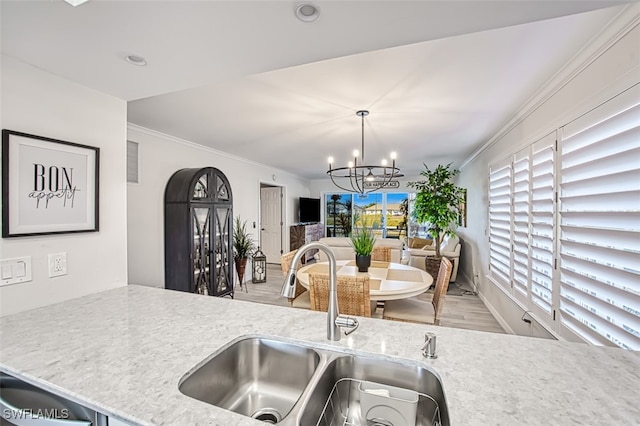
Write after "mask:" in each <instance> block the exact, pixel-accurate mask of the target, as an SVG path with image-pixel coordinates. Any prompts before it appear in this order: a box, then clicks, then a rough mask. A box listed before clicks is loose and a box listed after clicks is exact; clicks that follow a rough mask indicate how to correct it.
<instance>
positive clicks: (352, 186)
mask: <svg viewBox="0 0 640 426" xmlns="http://www.w3.org/2000/svg"><path fill="white" fill-rule="evenodd" d="M356 115H357V116H358V117H360V119H361V121H362V145H361V150H360V151H358V150H357V149H356V150H354V151H353V157H354V158H353V161H349V163H348V164H347V167H336V168H333V157H329V170H328V171H327V174H328V175H329V177H330V178H331V181H332V182H333V184H334V185H335V186H337V187H338V188H340V189H342V190H344V191H348V192H355V193H357V194H360V195H361V196H364V195H366V194H368V193H369V192H372V191H376V190H378V189H383V188H390V187H392V185H394V184H395V185H398V182H397V181H393V178H399V177H402V176H404V175H403V174H401V173H400V169H399V168H397V167H396V153H395V152H392V153H391V154H390V158H391V165H390V166H389V165H388V163H387V160H386V159H383V160H382V161H381V163H380V165H379V166H374V165H366V164H365V162H364V118H365V117H366V116H367V115H369V111H366V110H361V111H358V112H356ZM358 156H360V161H358ZM394 187H397V186H394Z"/></svg>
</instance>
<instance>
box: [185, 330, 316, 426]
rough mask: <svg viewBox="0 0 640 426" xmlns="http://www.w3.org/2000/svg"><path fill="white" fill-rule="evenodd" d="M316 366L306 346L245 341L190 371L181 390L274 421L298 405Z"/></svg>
mask: <svg viewBox="0 0 640 426" xmlns="http://www.w3.org/2000/svg"><path fill="white" fill-rule="evenodd" d="M319 362H320V355H319V354H318V353H317V352H316V351H315V350H313V349H311V348H309V347H304V346H300V345H297V344H293V343H287V342H283V341H279V340H274V339H269V338H260V337H255V338H248V339H244V340H240V341H238V342H236V343H233V344H232V345H230V346H229V347H227V348H225V349H223V350H222V351H220V352H219V353H218V354H216V355H215V356H213V358H211V359H210V360H209V361H207V362H206V363H205V364H204V365H202V366H201V367H199V368H198V369H196V370H195V371H193V372H192V373H188V374H187V375H186V376H185V377H184V378H183V380H182V381H181V383H180V385H179V389H180V392H182V393H184V394H185V395H188V396H190V397H192V398H196V399H198V400H200V401H203V402H207V403H209V404H212V405H216V406H218V407H222V408H225V409H227V410H230V411H234V412H236V413H239V414H244V415H245V416H249V417H253V418H256V419H258V420H263V421H266V422H268V423H277V422H279V421H280V420H281V419H282V418H284V417H286V415H287V414H288V413H289V412H290V411H291V409H292V408H293V406H294V405H295V403H296V402H297V401H298V399H299V398H300V396H301V395H302V392H303V391H304V390H305V388H306V387H307V385H308V383H309V381H310V380H311V377H312V376H313V373H314V372H315V371H316V367H317V366H318V363H319Z"/></svg>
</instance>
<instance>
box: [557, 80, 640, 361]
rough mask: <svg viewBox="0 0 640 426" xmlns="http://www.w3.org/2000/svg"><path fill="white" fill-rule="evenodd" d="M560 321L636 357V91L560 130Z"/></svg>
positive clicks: (639, 205) (639, 141) (639, 254)
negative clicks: (631, 351) (632, 352)
mask: <svg viewBox="0 0 640 426" xmlns="http://www.w3.org/2000/svg"><path fill="white" fill-rule="evenodd" d="M560 151H561V154H560V191H561V192H560V223H559V226H560V259H559V260H560V265H559V266H560V311H561V318H560V321H561V323H562V325H563V326H565V327H567V328H569V329H570V330H571V331H573V332H574V333H576V334H577V335H579V336H581V337H582V338H583V339H585V340H587V341H588V342H591V343H593V344H607V343H608V342H612V343H614V344H615V345H618V346H620V347H623V348H626V349H632V350H640V85H637V86H635V87H634V88H632V89H630V90H628V91H627V92H625V93H623V94H622V95H619V96H618V97H616V98H614V99H612V100H611V101H609V102H607V103H605V104H603V105H602V106H600V107H598V108H597V109H595V110H593V111H591V112H590V113H588V114H586V115H585V116H582V117H580V118H579V119H577V120H575V121H574V122H572V123H570V124H568V125H566V126H565V127H563V128H562V140H561V143H560Z"/></svg>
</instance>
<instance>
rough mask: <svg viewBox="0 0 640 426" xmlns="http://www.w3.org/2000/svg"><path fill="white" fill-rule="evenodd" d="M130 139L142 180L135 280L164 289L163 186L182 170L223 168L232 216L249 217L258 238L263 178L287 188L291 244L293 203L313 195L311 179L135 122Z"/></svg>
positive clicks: (131, 222) (133, 224)
mask: <svg viewBox="0 0 640 426" xmlns="http://www.w3.org/2000/svg"><path fill="white" fill-rule="evenodd" d="M128 140H130V141H133V142H137V143H139V144H140V145H139V164H140V183H139V184H129V185H128V191H127V192H128V195H127V198H128V205H129V208H128V228H129V231H128V256H129V257H128V259H129V262H128V264H129V282H130V283H132V284H142V285H149V286H154V287H164V213H163V212H164V190H165V187H166V185H167V181H168V180H169V178H170V177H171V175H172V174H173V173H174V172H175V171H177V170H179V169H183V168H192V167H215V168H217V169H219V170H221V171H222V172H223V173H224V174H225V175H226V176H227V178H228V179H229V182H230V184H231V190H232V191H233V214H234V216H238V215H239V216H240V217H241V219H242V220H243V221H244V220H246V221H247V225H248V229H249V231H250V232H251V233H252V234H253V237H254V239H255V240H257V239H258V238H259V236H260V233H259V229H260V228H259V226H260V224H259V221H260V182H263V183H268V184H270V185H281V186H283V187H284V191H285V197H286V199H285V210H286V215H285V238H284V241H283V245H284V247H285V249H286V248H287V247H289V226H290V225H291V224H292V223H295V217H294V210H293V206H294V201H295V200H297V199H298V197H308V196H309V183H308V181H306V180H303V179H300V178H299V177H297V176H294V175H292V174H289V173H286V172H283V171H282V170H279V169H275V168H273V167H268V166H265V165H262V164H258V163H255V162H251V161H249V160H245V159H243V158H239V157H236V156H233V155H230V154H227V153H224V152H220V151H216V150H213V149H210V148H205V147H203V146H200V145H197V144H194V143H191V142H188V141H185V140H181V139H178V138H174V137H172V136H169V135H164V134H162V133H158V132H155V131H152V130H149V129H145V128H142V127H139V126H136V125H133V124H130V125H129V129H128ZM274 177H275V180H274ZM253 222H255V223H256V228H255V229H254V228H253V227H252V225H253ZM250 278H251V274H250V273H248V274H246V275H245V279H250Z"/></svg>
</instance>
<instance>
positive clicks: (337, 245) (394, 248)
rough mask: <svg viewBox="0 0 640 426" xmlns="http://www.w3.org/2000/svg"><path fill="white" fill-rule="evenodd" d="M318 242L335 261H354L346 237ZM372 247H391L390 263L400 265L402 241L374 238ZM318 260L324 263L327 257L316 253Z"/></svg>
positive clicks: (322, 239)
mask: <svg viewBox="0 0 640 426" xmlns="http://www.w3.org/2000/svg"><path fill="white" fill-rule="evenodd" d="M319 241H320V242H321V243H324V244H326V245H328V246H329V247H330V248H331V250H333V254H334V255H335V257H336V260H355V258H356V252H355V250H354V249H353V246H352V245H351V240H350V239H349V238H348V237H324V238H320V240H319ZM373 246H374V247H391V261H392V262H394V263H402V241H400V240H398V239H396V238H376V242H375V243H374V245H373ZM318 260H319V261H320V262H326V261H327V255H325V254H324V253H323V252H318ZM423 269H424V266H423Z"/></svg>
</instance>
